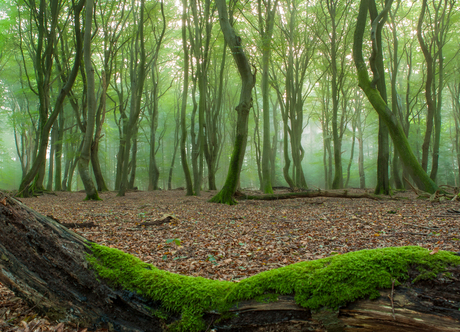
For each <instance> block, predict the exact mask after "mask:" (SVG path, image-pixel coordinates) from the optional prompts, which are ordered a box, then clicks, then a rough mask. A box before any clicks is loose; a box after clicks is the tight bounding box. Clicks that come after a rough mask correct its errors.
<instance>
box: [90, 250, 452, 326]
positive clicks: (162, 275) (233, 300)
mask: <svg viewBox="0 0 460 332" xmlns="http://www.w3.org/2000/svg"><path fill="white" fill-rule="evenodd" d="M91 249H92V252H93V254H92V255H88V260H89V262H90V263H91V266H92V267H93V269H94V270H95V271H96V272H97V274H98V275H99V276H100V277H101V278H104V279H108V280H110V281H111V282H112V283H113V284H114V285H116V286H119V287H122V288H124V289H127V290H130V291H133V292H136V293H138V294H140V295H142V296H144V297H146V298H150V299H152V300H154V301H161V303H162V305H163V308H162V311H161V312H162V318H163V319H164V318H165V315H164V313H171V314H172V313H176V314H177V313H178V314H180V316H181V320H180V321H178V322H175V323H174V324H171V325H170V328H171V329H173V330H177V331H200V330H202V329H204V328H205V324H204V320H203V319H202V315H203V313H204V312H206V311H211V310H215V311H218V312H220V313H224V314H225V313H226V311H227V310H228V309H229V308H230V307H232V306H233V305H235V304H237V303H238V302H239V301H242V300H250V299H255V300H259V301H267V300H268V301H274V300H276V298H277V296H278V295H281V294H295V300H296V302H297V303H298V304H299V305H301V306H303V307H306V308H311V309H318V308H320V307H327V308H333V309H335V308H338V307H340V306H343V305H346V304H347V303H348V302H352V301H354V300H356V299H359V298H365V297H369V298H376V297H378V296H379V292H378V290H379V289H381V288H391V285H392V280H395V281H396V283H395V284H396V285H398V284H400V283H401V282H403V281H405V280H406V279H407V278H408V270H409V268H410V267H411V266H415V267H416V268H417V270H418V271H419V272H420V274H419V276H418V277H417V280H419V279H426V278H434V277H435V276H436V275H437V274H439V273H441V272H443V271H445V268H446V267H447V266H448V265H460V257H458V256H455V255H454V253H451V252H447V251H440V252H438V253H437V254H435V255H430V253H429V251H428V250H427V249H424V248H420V247H400V248H383V249H373V250H362V251H357V252H351V253H347V254H344V255H335V256H332V257H327V258H323V259H319V260H316V261H308V262H300V263H296V264H293V265H289V266H285V267H282V268H279V269H275V270H271V271H266V272H262V273H260V274H257V275H255V276H252V277H250V278H247V279H244V280H242V281H241V282H239V283H233V282H229V281H217V280H209V279H205V278H201V277H188V276H182V275H178V274H174V273H171V272H167V271H162V270H160V269H158V268H156V267H155V266H153V265H151V264H147V263H144V262H142V261H141V260H139V259H138V258H136V257H134V256H131V255H129V254H126V253H123V252H122V251H120V250H117V249H111V248H107V247H103V246H100V245H97V244H92V245H91Z"/></svg>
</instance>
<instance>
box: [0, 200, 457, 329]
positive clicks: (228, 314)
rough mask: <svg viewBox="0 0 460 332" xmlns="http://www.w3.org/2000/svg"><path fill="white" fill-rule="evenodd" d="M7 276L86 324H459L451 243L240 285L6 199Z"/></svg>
mask: <svg viewBox="0 0 460 332" xmlns="http://www.w3.org/2000/svg"><path fill="white" fill-rule="evenodd" d="M399 258H401V259H399ZM411 262H414V264H410V263H411ZM406 267H407V268H406ZM334 271H335V272H334ZM363 276H368V279H369V280H368V281H366V282H364V283H363V282H362V279H363ZM414 280H416V282H413V281H414ZM0 281H1V282H2V283H3V284H4V285H6V286H7V287H8V288H10V289H11V290H13V291H14V292H15V293H16V295H17V296H20V297H22V298H23V299H25V300H26V301H27V302H28V303H29V304H30V305H31V306H34V310H36V311H38V312H40V313H42V314H46V315H48V317H49V318H51V319H55V320H60V321H73V322H76V323H79V325H80V326H86V327H89V328H90V329H91V328H97V327H108V328H109V329H110V330H113V331H163V330H166V329H168V330H181V331H199V330H203V331H210V330H211V329H214V330H215V331H355V330H356V331H358V330H359V331H390V330H391V331H430V332H431V331H459V330H460V311H459V308H460V257H458V256H456V255H455V254H453V253H450V252H444V251H439V252H438V253H436V254H433V255H430V253H429V251H427V250H426V249H422V248H418V247H404V248H386V249H376V250H367V251H361V252H355V253H349V254H344V255H337V256H334V257H329V258H325V259H322V260H317V261H311V262H301V263H297V264H293V265H290V266H287V267H284V268H280V269H275V270H272V271H267V272H264V273H260V274H258V275H256V276H253V277H251V278H248V279H245V280H242V281H241V282H239V283H232V282H226V281H217V280H208V279H204V278H195V277H187V276H180V275H177V274H173V273H169V272H166V271H162V270H159V269H157V268H156V267H154V266H153V265H150V264H147V263H143V262H141V261H140V260H139V259H137V258H135V257H133V256H131V255H129V254H126V253H123V252H121V251H119V250H116V249H110V248H106V247H103V246H98V245H96V244H94V243H91V242H89V241H88V240H86V239H85V238H83V237H81V236H80V235H78V234H76V233H74V232H72V231H71V230H69V229H67V228H65V227H63V226H62V225H60V224H59V223H57V222H56V221H54V220H52V219H50V218H48V217H45V216H43V215H40V214H39V213H37V212H35V211H33V210H32V209H30V208H28V207H26V206H24V205H23V204H22V203H20V202H19V201H17V200H15V199H12V198H6V197H5V198H3V199H0ZM361 285H363V288H361ZM393 285H395V286H394V289H393V287H392V286H393ZM294 294H295V295H294ZM369 296H371V297H372V298H373V299H372V300H370V299H369ZM350 299H352V300H350ZM333 307H336V308H337V309H335V310H332V309H327V308H333Z"/></svg>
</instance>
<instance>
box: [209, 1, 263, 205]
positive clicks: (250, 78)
mask: <svg viewBox="0 0 460 332" xmlns="http://www.w3.org/2000/svg"><path fill="white" fill-rule="evenodd" d="M216 6H217V9H218V11H219V20H220V26H221V29H222V33H223V35H224V38H225V40H226V42H227V44H228V46H229V47H230V49H231V50H232V55H233V59H234V60H235V64H236V66H237V67H238V72H239V73H240V76H241V83H242V85H241V93H240V102H239V104H238V106H237V107H236V112H237V123H236V138H235V143H234V146H233V153H232V157H231V159H230V165H229V168H228V173H227V179H226V181H225V184H224V187H223V188H222V189H221V190H220V192H219V193H218V194H217V195H216V196H214V197H213V198H212V199H211V202H214V203H225V204H235V203H236V202H235V200H234V199H233V195H234V194H235V192H236V189H237V187H238V184H239V179H240V172H241V167H242V166H243V161H244V154H245V152H246V144H247V138H248V118H249V110H250V109H251V107H252V89H253V88H254V83H255V74H252V72H251V66H250V65H249V61H248V58H247V57H246V54H245V53H244V49H243V47H242V44H241V42H242V41H241V37H239V36H237V35H236V33H235V31H234V30H233V27H232V26H231V24H230V21H229V18H228V13H227V5H226V3H225V2H224V1H223V0H216Z"/></svg>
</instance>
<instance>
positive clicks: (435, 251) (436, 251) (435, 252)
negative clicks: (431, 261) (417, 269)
mask: <svg viewBox="0 0 460 332" xmlns="http://www.w3.org/2000/svg"><path fill="white" fill-rule="evenodd" d="M438 251H439V248H438V247H436V248H434V249H433V251H432V252H430V255H434V254H437V253H438Z"/></svg>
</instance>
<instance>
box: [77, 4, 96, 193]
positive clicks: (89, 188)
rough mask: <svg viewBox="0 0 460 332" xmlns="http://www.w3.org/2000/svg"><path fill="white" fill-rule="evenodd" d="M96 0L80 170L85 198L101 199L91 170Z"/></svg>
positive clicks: (87, 42)
mask: <svg viewBox="0 0 460 332" xmlns="http://www.w3.org/2000/svg"><path fill="white" fill-rule="evenodd" d="M93 7H94V0H86V17H85V37H84V45H83V51H84V64H85V72H86V84H87V98H86V100H87V119H86V132H85V135H84V137H83V145H82V148H81V153H80V159H79V160H78V172H79V173H80V178H81V181H82V182H83V186H84V187H85V192H86V198H85V200H100V198H99V195H98V193H97V190H96V187H95V186H94V182H93V179H92V178H91V174H90V171H89V162H90V160H91V144H92V143H93V133H94V126H95V124H96V94H95V83H94V68H93V65H92V63H91V30H92V29H91V28H92V24H93V20H92V15H93Z"/></svg>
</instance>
